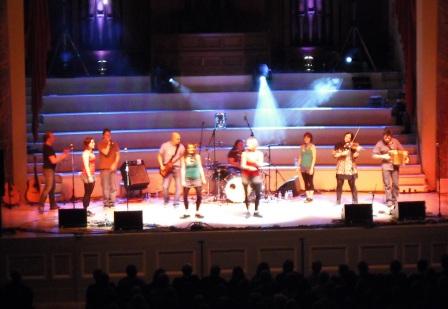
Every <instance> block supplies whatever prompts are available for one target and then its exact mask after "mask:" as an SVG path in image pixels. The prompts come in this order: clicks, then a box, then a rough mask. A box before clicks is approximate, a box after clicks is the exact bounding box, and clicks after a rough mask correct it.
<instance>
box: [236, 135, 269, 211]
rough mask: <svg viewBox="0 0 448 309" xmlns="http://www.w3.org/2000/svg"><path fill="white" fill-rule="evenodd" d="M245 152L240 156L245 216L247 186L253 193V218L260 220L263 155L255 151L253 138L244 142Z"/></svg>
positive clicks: (255, 141) (256, 145)
mask: <svg viewBox="0 0 448 309" xmlns="http://www.w3.org/2000/svg"><path fill="white" fill-rule="evenodd" d="M246 146H247V148H246V150H245V151H243V153H242V154H241V170H242V178H243V179H242V181H243V187H244V194H245V201H244V202H245V203H246V208H247V211H248V212H247V216H250V213H249V197H248V189H247V187H248V185H250V186H251V187H252V190H254V192H255V212H254V217H258V218H261V217H262V216H261V215H260V213H259V212H258V205H259V204H260V197H261V185H262V182H263V178H262V175H261V172H260V167H261V166H263V158H264V156H263V153H262V152H261V151H259V150H257V147H258V141H257V139H256V138H255V137H249V138H248V139H247V141H246Z"/></svg>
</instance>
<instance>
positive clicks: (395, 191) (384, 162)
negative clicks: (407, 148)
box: [372, 129, 409, 207]
mask: <svg viewBox="0 0 448 309" xmlns="http://www.w3.org/2000/svg"><path fill="white" fill-rule="evenodd" d="M391 150H402V151H403V150H404V148H403V146H402V145H401V143H400V142H399V141H398V140H397V139H396V138H394V137H393V136H392V132H391V131H390V130H389V129H386V130H385V131H384V133H383V138H382V139H381V140H380V141H378V142H377V143H376V145H375V147H374V148H373V151H372V153H373V155H372V157H373V158H375V159H380V160H381V168H382V170H383V184H384V191H385V194H386V204H387V206H389V207H392V206H395V205H396V204H397V202H398V195H399V192H400V190H399V186H398V181H399V173H400V165H394V164H393V163H392V161H391V155H390V151H391ZM408 162H409V158H408V157H407V156H406V159H405V162H404V163H408Z"/></svg>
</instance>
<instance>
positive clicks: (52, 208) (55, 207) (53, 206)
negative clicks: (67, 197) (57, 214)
mask: <svg viewBox="0 0 448 309" xmlns="http://www.w3.org/2000/svg"><path fill="white" fill-rule="evenodd" d="M55 209H59V206H58V205H50V210H55Z"/></svg>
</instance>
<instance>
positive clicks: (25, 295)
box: [0, 271, 33, 309]
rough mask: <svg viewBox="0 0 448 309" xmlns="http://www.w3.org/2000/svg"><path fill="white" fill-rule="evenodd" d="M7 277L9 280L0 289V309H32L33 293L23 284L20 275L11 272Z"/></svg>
mask: <svg viewBox="0 0 448 309" xmlns="http://www.w3.org/2000/svg"><path fill="white" fill-rule="evenodd" d="M9 276H10V278H11V280H10V281H9V282H7V283H6V284H5V285H4V286H3V287H2V288H1V293H0V299H1V300H0V303H1V306H2V308H7V309H9V308H11V309H12V308H14V309H15V308H24V309H25V308H33V291H32V290H31V289H30V288H29V287H28V286H27V285H26V284H25V283H24V282H23V280H22V275H21V274H20V273H19V272H17V271H12V272H11V273H10V274H9Z"/></svg>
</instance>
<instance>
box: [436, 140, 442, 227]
mask: <svg viewBox="0 0 448 309" xmlns="http://www.w3.org/2000/svg"><path fill="white" fill-rule="evenodd" d="M436 147H437V178H438V179H437V181H438V185H437V186H438V190H437V195H438V202H439V213H438V214H437V217H439V218H442V210H441V209H442V208H441V200H440V199H441V196H440V195H441V192H440V189H441V186H440V145H439V143H438V142H437V143H436Z"/></svg>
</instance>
